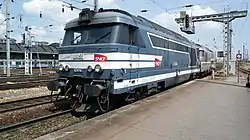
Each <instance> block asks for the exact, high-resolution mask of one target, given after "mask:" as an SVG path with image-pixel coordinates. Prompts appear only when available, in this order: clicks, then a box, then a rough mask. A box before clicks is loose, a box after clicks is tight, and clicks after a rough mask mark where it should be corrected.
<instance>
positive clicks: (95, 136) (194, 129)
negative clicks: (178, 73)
mask: <svg viewBox="0 0 250 140" xmlns="http://www.w3.org/2000/svg"><path fill="white" fill-rule="evenodd" d="M241 81H242V80H241ZM244 86H245V83H244V84H241V83H237V79H236V77H229V78H227V79H224V80H206V79H202V80H194V81H191V82H188V83H185V84H183V85H181V86H178V87H176V88H172V89H170V90H168V91H165V92H163V93H160V94H157V95H155V96H152V97H149V98H147V99H144V100H141V101H138V102H135V103H133V104H131V105H128V106H124V107H122V108H119V109H117V110H114V111H112V112H109V113H106V114H104V115H101V116H98V117H96V118H93V119H90V120H87V121H85V122H82V123H79V124H76V125H74V126H70V127H67V128H64V129H62V130H59V131H56V132H54V133H51V134H47V135H45V136H42V137H39V138H37V140H54V139H60V140H71V139H73V140H204V139H206V140H238V139H239V140H249V139H250V133H249V130H250V109H249V107H250V89H248V88H245V87H244Z"/></svg>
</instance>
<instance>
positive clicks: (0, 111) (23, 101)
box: [0, 94, 62, 114]
mask: <svg viewBox="0 0 250 140" xmlns="http://www.w3.org/2000/svg"><path fill="white" fill-rule="evenodd" d="M57 95H58V94H54V95H52V96H51V95H46V96H39V97H34V98H27V99H23V100H16V101H11V102H4V103H0V107H1V109H0V114H1V113H6V112H10V111H15V110H20V109H24V108H29V107H34V106H39V105H44V104H49V103H52V102H51V100H48V101H46V98H49V97H51V98H52V97H55V96H57ZM32 100H38V101H36V103H30V104H29V102H30V101H32ZM43 100H45V101H43ZM39 101H40V102H39ZM58 101H62V100H58ZM26 102H28V103H27V104H25V105H20V103H21V104H22V103H26ZM37 102H39V103H37ZM18 103H19V105H15V106H14V107H12V106H11V105H12V104H18ZM8 106H10V107H9V108H8ZM6 107H7V108H6ZM2 108H6V109H2Z"/></svg>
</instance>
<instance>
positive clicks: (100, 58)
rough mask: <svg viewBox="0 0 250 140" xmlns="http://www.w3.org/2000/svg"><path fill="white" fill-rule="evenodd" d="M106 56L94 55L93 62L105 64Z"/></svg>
mask: <svg viewBox="0 0 250 140" xmlns="http://www.w3.org/2000/svg"><path fill="white" fill-rule="evenodd" d="M107 59H108V58H107V56H105V55H101V54H95V55H94V60H95V62H105V61H107Z"/></svg>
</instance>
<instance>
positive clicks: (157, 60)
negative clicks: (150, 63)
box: [155, 58, 161, 67]
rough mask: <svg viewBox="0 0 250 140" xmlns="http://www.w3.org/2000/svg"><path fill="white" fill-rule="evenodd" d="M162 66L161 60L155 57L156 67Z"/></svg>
mask: <svg viewBox="0 0 250 140" xmlns="http://www.w3.org/2000/svg"><path fill="white" fill-rule="evenodd" d="M160 66H161V61H160V60H159V59H157V58H155V67H160Z"/></svg>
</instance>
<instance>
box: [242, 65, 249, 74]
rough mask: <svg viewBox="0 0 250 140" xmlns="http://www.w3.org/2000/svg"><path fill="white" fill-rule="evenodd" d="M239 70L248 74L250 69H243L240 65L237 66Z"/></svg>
mask: <svg viewBox="0 0 250 140" xmlns="http://www.w3.org/2000/svg"><path fill="white" fill-rule="evenodd" d="M239 71H240V72H242V73H244V74H250V70H246V69H244V68H242V67H239Z"/></svg>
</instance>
